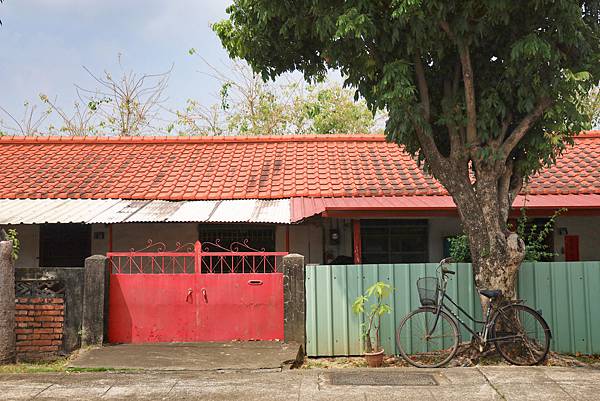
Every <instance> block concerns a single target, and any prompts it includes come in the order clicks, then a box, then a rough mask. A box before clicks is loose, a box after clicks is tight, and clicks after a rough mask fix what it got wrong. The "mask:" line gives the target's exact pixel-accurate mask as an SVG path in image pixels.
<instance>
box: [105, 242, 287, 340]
mask: <svg viewBox="0 0 600 401" xmlns="http://www.w3.org/2000/svg"><path fill="white" fill-rule="evenodd" d="M201 249H202V248H201V246H200V244H199V243H197V244H196V246H195V250H194V252H191V251H189V252H137V253H136V252H121V253H119V252H111V253H109V255H108V256H109V258H110V262H111V275H110V287H109V311H108V340H109V341H110V342H112V343H147V342H200V341H230V340H282V339H283V274H282V273H278V272H277V258H281V257H282V256H284V255H286V254H287V253H285V252H283V253H279V252H238V251H236V252H233V251H231V252H218V253H217V252H213V253H209V252H202V251H201ZM236 249H237V248H236Z"/></svg>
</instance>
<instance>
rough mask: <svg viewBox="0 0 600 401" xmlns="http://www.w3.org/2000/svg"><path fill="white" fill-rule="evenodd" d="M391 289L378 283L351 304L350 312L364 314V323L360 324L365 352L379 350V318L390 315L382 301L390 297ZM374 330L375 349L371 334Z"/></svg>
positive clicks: (390, 309)
mask: <svg viewBox="0 0 600 401" xmlns="http://www.w3.org/2000/svg"><path fill="white" fill-rule="evenodd" d="M391 292H392V287H391V286H390V285H389V284H386V283H384V282H382V281H378V282H376V283H375V284H373V285H372V286H370V287H369V288H367V290H366V291H365V293H364V295H360V296H358V297H357V298H356V299H355V300H354V303H353V304H352V311H353V312H354V313H356V314H357V315H359V314H363V313H364V314H366V321H365V322H364V323H363V324H362V328H363V338H364V340H365V350H366V352H378V351H379V350H380V349H381V338H380V335H379V328H380V326H381V316H383V315H385V314H388V313H391V312H392V308H391V306H390V305H388V304H386V303H384V300H385V299H386V298H388V297H389V296H390V294H391ZM371 299H373V300H374V302H372V303H371V304H370V305H369V308H368V312H365V305H366V304H367V303H368V302H369V300H371ZM373 330H375V347H373V342H372V341H373V339H372V337H371V332H372V331H373Z"/></svg>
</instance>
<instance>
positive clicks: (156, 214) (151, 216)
mask: <svg viewBox="0 0 600 401" xmlns="http://www.w3.org/2000/svg"><path fill="white" fill-rule="evenodd" d="M182 204H183V202H169V201H161V200H154V201H150V202H148V203H147V204H146V205H144V206H143V207H141V208H140V209H139V210H138V211H136V212H135V213H133V214H131V215H130V216H129V217H127V218H126V219H125V220H124V221H125V222H126V223H137V222H140V223H141V222H157V223H158V222H163V221H167V219H168V218H169V216H171V215H172V214H173V213H175V212H177V210H178V209H179V208H180V207H181V205H182Z"/></svg>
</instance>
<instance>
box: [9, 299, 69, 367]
mask: <svg viewBox="0 0 600 401" xmlns="http://www.w3.org/2000/svg"><path fill="white" fill-rule="evenodd" d="M64 316H65V304H64V299H63V298H62V297H55V298H17V299H16V321H17V327H16V329H15V334H16V335H17V358H18V359H19V360H38V359H52V358H53V357H56V356H57V355H58V353H59V352H61V351H62V350H63V326H64V318H65V317H64Z"/></svg>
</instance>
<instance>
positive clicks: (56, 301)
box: [51, 298, 65, 304]
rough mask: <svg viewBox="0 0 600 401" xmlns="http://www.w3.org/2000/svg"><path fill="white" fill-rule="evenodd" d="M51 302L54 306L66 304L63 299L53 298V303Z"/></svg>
mask: <svg viewBox="0 0 600 401" xmlns="http://www.w3.org/2000/svg"><path fill="white" fill-rule="evenodd" d="M51 302H52V303H53V304H62V303H64V302H65V300H64V299H62V298H52V301H51Z"/></svg>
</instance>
